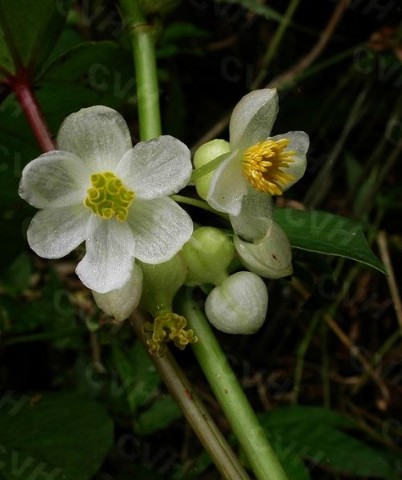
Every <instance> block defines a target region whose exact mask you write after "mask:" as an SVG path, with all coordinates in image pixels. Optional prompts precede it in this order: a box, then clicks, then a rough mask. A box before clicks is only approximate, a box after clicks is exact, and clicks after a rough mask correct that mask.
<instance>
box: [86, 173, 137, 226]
mask: <svg viewBox="0 0 402 480" xmlns="http://www.w3.org/2000/svg"><path fill="white" fill-rule="evenodd" d="M91 184H92V186H91V187H90V188H88V190H87V196H86V198H85V200H84V205H85V206H86V207H88V208H90V209H91V210H92V211H93V212H94V213H95V215H98V216H99V217H101V218H104V219H105V220H110V219H111V218H113V217H116V219H117V220H119V221H120V222H124V221H125V220H126V219H127V215H128V209H129V208H130V205H131V204H132V203H133V201H134V198H135V193H134V192H132V191H131V190H129V189H128V188H126V187H125V186H124V185H123V182H122V181H121V180H120V178H118V177H116V175H115V174H114V173H112V172H100V173H94V174H93V175H91Z"/></svg>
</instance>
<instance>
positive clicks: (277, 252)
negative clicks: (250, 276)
mask: <svg viewBox="0 0 402 480" xmlns="http://www.w3.org/2000/svg"><path fill="white" fill-rule="evenodd" d="M234 245H235V248H236V250H237V253H238V254H239V256H240V259H241V261H242V263H243V265H244V266H245V267H246V268H248V269H249V270H250V271H251V272H254V273H256V274H257V275H260V276H261V277H265V278H271V279H275V278H282V277H287V276H288V275H291V274H292V273H293V268H292V250H291V248H290V243H289V240H288V237H287V235H286V233H285V232H284V231H283V230H282V228H281V227H280V226H279V225H278V224H277V223H275V222H272V224H271V225H270V227H269V228H268V230H267V233H266V234H265V237H263V238H262V239H261V240H259V241H258V242H254V243H250V242H246V241H245V240H241V239H240V238H239V237H237V236H235V237H234Z"/></svg>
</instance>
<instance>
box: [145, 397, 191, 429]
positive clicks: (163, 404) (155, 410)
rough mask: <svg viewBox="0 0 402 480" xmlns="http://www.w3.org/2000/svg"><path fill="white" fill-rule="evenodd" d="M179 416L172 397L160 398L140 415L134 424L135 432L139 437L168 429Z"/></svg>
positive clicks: (179, 413)
mask: <svg viewBox="0 0 402 480" xmlns="http://www.w3.org/2000/svg"><path fill="white" fill-rule="evenodd" d="M181 416H182V413H181V410H180V408H179V407H178V406H177V403H176V402H175V401H174V400H173V398H172V397H165V398H161V399H158V400H155V402H154V403H153V404H152V406H151V407H150V408H149V409H148V410H147V411H146V412H144V413H143V414H142V415H140V417H139V418H138V421H137V422H136V430H137V431H138V432H139V433H140V434H141V435H147V434H150V433H153V432H156V431H157V430H160V429H161V428H165V427H168V426H169V425H170V424H171V423H172V422H173V421H174V420H176V419H178V418H180V417H181Z"/></svg>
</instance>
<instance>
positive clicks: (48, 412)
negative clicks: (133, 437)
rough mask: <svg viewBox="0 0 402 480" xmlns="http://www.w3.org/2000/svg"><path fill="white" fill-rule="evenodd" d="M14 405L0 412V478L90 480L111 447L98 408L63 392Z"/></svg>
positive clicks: (108, 430)
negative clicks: (0, 460) (0, 461)
mask: <svg viewBox="0 0 402 480" xmlns="http://www.w3.org/2000/svg"><path fill="white" fill-rule="evenodd" d="M17 400H18V399H17ZM19 400H20V403H17V404H15V408H14V409H9V408H2V409H1V410H0V431H1V436H2V438H1V445H0V454H1V458H2V463H1V470H0V478H1V479H2V480H21V478H26V479H28V478H39V477H41V478H45V476H46V474H47V478H51V479H54V480H88V479H90V478H91V477H92V476H93V475H94V474H95V473H96V472H97V470H98V469H99V467H100V466H101V464H102V462H103V460H104V457H105V456H106V454H107V453H108V451H109V449H110V447H111V446H112V443H113V424H112V422H111V420H110V418H109V417H108V415H107V414H106V412H105V410H104V409H103V407H102V406H101V405H99V404H98V403H96V402H94V401H92V400H88V399H86V398H84V397H80V396H77V395H75V394H65V393H47V394H44V395H43V396H38V398H34V397H32V399H29V397H28V396H26V397H21V398H20V399H19ZM18 406H19V408H17V407H18Z"/></svg>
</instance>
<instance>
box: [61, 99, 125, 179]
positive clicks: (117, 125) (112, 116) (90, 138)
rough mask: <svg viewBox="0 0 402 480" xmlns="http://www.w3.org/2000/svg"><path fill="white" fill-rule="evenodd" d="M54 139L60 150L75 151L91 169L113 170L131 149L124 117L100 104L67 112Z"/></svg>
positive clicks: (94, 170)
mask: <svg viewBox="0 0 402 480" xmlns="http://www.w3.org/2000/svg"><path fill="white" fill-rule="evenodd" d="M57 142H58V146H59V149H60V150H66V151H68V152H73V153H75V154H76V155H77V156H78V157H80V158H81V159H82V160H83V161H84V162H85V163H86V164H87V165H88V166H89V168H90V169H91V170H92V171H93V172H96V171H105V170H113V169H114V168H115V167H116V166H117V164H118V163H119V161H120V159H121V157H122V156H123V155H124V154H125V153H126V152H127V151H128V150H130V149H131V148H132V142H131V137H130V132H129V130H128V126H127V124H126V122H125V120H124V118H123V117H122V116H121V115H120V113H118V112H116V111H115V110H113V109H112V108H109V107H104V106H101V105H97V106H95V107H89V108H83V109H82V110H80V111H79V112H76V113H72V114H71V115H69V116H68V117H67V118H66V119H65V120H64V122H63V123H62V125H61V127H60V130H59V133H58V135H57Z"/></svg>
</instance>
